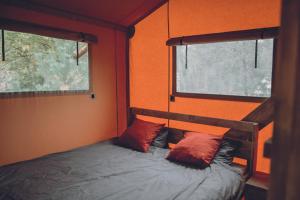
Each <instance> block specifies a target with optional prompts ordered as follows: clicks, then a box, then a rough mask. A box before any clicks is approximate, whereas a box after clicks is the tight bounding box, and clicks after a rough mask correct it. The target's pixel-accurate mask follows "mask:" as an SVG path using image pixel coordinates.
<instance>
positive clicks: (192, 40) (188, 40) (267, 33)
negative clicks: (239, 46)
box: [166, 27, 279, 46]
mask: <svg viewBox="0 0 300 200" xmlns="http://www.w3.org/2000/svg"><path fill="white" fill-rule="evenodd" d="M278 33H279V27H271V28H261V29H251V30H243V31H232V32H223V33H212V34H204V35H192V36H184V37H176V38H170V39H169V40H168V41H167V42H166V44H167V45H168V46H176V45H189V44H200V43H210V42H225V41H240V40H257V39H267V38H276V37H277V36H278Z"/></svg>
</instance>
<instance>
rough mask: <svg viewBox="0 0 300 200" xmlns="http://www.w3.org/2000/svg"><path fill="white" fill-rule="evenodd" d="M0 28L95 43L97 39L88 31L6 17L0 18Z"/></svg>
mask: <svg viewBox="0 0 300 200" xmlns="http://www.w3.org/2000/svg"><path fill="white" fill-rule="evenodd" d="M0 29H4V30H9V31H17V32H24V33H31V34H37V35H42V36H48V37H55V38H60V39H67V40H74V41H78V42H88V43H97V40H98V39H97V37H96V36H95V35H92V34H89V33H82V32H75V31H69V30H65V29H59V28H53V27H49V26H44V25H39V24H33V23H29V22H22V21H16V20H12V19H6V18H0Z"/></svg>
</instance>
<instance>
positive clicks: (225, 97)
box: [172, 81, 268, 103]
mask: <svg viewBox="0 0 300 200" xmlns="http://www.w3.org/2000/svg"><path fill="white" fill-rule="evenodd" d="M175 82H176V81H175ZM172 95H173V96H175V97H184V98H196V99H217V100H225V101H244V102H258V103H261V102H264V101H265V100H266V99H268V97H250V96H249V97H248V96H234V95H220V94H197V93H184V92H174V91H173V94H172Z"/></svg>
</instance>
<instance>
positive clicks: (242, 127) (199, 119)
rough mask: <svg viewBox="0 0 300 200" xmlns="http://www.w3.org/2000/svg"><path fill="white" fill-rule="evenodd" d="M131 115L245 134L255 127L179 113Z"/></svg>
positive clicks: (133, 110)
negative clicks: (195, 124)
mask: <svg viewBox="0 0 300 200" xmlns="http://www.w3.org/2000/svg"><path fill="white" fill-rule="evenodd" d="M131 113H132V114H134V115H145V116H151V117H158V118H165V119H170V120H177V121H183V122H190V123H198V124H205V125H210V126H219V127H225V128H232V129H235V130H239V131H246V132H252V131H254V129H255V126H256V125H257V124H256V123H252V122H244V121H235V120H228V119H219V118H212V117H202V116H195V115H186V114H180V113H172V112H164V111H157V110H149V109H141V108H131Z"/></svg>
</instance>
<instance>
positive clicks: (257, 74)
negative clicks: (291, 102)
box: [176, 39, 274, 97]
mask: <svg viewBox="0 0 300 200" xmlns="http://www.w3.org/2000/svg"><path fill="white" fill-rule="evenodd" d="M273 45H274V40H273V39H262V40H246V41H234V42H217V43H207V44H194V45H188V46H177V47H176V92H179V93H180V92H181V93H194V94H212V95H231V96H245V97H270V96H271V85H272V84H271V82H272V65H273Z"/></svg>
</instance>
